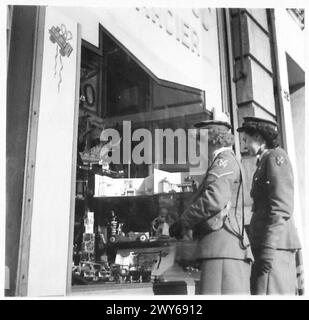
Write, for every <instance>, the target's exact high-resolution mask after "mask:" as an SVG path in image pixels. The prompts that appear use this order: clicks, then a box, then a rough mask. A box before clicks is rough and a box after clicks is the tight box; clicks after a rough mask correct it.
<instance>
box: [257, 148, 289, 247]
mask: <svg viewBox="0 0 309 320" xmlns="http://www.w3.org/2000/svg"><path fill="white" fill-rule="evenodd" d="M266 165H267V180H266V184H267V187H268V197H269V206H270V212H269V216H268V218H267V225H266V228H265V235H264V239H263V240H262V247H268V248H273V249H276V248H277V243H278V240H279V237H280V234H281V232H282V230H283V228H284V225H285V223H286V221H287V220H288V219H289V218H290V217H291V215H292V213H293V200H294V178H293V171H292V166H291V163H290V161H289V159H288V156H287V155H286V153H283V152H273V153H271V154H270V155H269V157H268V159H267V163H266Z"/></svg>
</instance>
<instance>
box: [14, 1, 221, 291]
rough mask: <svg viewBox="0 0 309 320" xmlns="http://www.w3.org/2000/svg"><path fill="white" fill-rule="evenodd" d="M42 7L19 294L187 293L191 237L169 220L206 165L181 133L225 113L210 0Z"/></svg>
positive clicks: (192, 275) (194, 272) (192, 272)
mask: <svg viewBox="0 0 309 320" xmlns="http://www.w3.org/2000/svg"><path fill="white" fill-rule="evenodd" d="M39 16H40V19H41V20H40V26H39V27H40V28H39V33H38V40H37V48H36V50H37V51H36V66H37V69H36V71H37V76H38V77H37V78H38V79H39V81H37V82H36V84H35V86H36V90H37V95H35V96H34V99H36V101H37V107H38V109H39V115H38V119H37V122H36V123H32V126H33V128H34V126H35V125H36V134H34V135H33V137H32V140H31V139H30V144H31V143H34V144H35V145H36V147H35V151H34V152H33V161H34V162H35V175H33V180H32V181H31V183H30V181H29V183H30V184H31V186H32V197H31V200H32V201H31V206H28V207H25V209H24V210H25V211H26V212H28V216H27V214H25V215H24V216H23V221H22V233H21V240H20V243H21V248H22V249H21V250H20V252H21V253H20V260H19V265H18V281H17V292H18V295H28V296H42V295H43V296H46V295H47V296H49V295H67V294H79V292H84V291H85V290H86V291H87V292H89V291H96V290H99V291H100V294H101V293H102V292H105V291H106V294H112V292H117V293H118V294H119V293H120V294H126V289H127V290H129V291H127V292H135V293H136V294H138V293H141V294H142V293H146V292H149V293H151V294H154V292H155V291H156V292H160V290H161V286H160V283H163V282H164V283H165V285H166V284H167V283H169V284H171V289H169V290H172V291H173V290H176V291H177V290H178V291H179V290H180V291H179V292H181V293H184V292H186V293H187V292H188V284H189V287H190V289H189V290H191V291H192V292H193V293H194V291H195V282H196V281H197V280H198V279H199V270H198V266H197V265H196V262H195V261H194V259H193V255H192V254H191V253H192V252H191V251H192V248H194V243H193V242H192V241H186V242H184V243H177V242H176V241H175V240H174V239H171V238H170V237H169V233H168V224H170V223H172V221H174V220H175V219H176V218H177V217H178V215H179V214H180V213H181V212H182V211H183V210H184V208H185V206H186V204H187V202H188V200H189V198H190V196H191V195H192V193H193V191H194V190H195V189H194V188H195V185H194V183H195V181H198V180H200V179H201V177H202V175H201V174H202V173H204V172H205V171H204V172H198V171H196V172H194V170H192V168H191V167H190V166H191V163H190V159H189V158H188V148H190V147H191V143H190V141H189V139H190V136H189V135H188V130H189V129H190V128H192V127H193V124H194V123H195V122H197V121H198V120H200V119H209V118H210V117H211V116H212V113H213V112H217V111H220V112H222V111H224V110H222V108H223V107H222V105H223V104H222V92H221V76H220V52H219V42H218V25H217V10H215V9H207V8H205V9H189V8H187V9H181V8H174V9H168V8H162V9H157V8H155V9H151V8H150V9H146V8H142V7H130V8H115V7H113V8H95V9H94V8H77V7H72V8H65V7H62V8H60V7H59V8H57V7H47V8H43V7H40V8H39ZM40 70H41V72H40ZM32 121H33V119H32ZM34 131H35V130H33V132H34ZM191 171H192V172H191ZM28 191H29V189H28ZM27 217H28V218H27ZM27 219H28V220H27ZM27 222H28V224H27ZM29 233H30V234H31V237H29V236H28V235H29ZM180 247H181V248H180ZM46 252H48V254H46ZM175 260H176V261H177V263H176V264H175V263H174V261H175ZM173 284H174V285H173ZM162 288H163V287H162ZM162 290H164V288H163V289H162Z"/></svg>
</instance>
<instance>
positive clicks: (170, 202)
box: [72, 28, 209, 288]
mask: <svg viewBox="0 0 309 320" xmlns="http://www.w3.org/2000/svg"><path fill="white" fill-rule="evenodd" d="M101 32H102V33H101V36H102V43H101V46H102V47H101V48H99V50H98V49H97V48H94V47H92V46H91V45H90V44H89V43H87V42H85V41H83V43H82V51H81V72H80V107H79V124H78V147H77V164H76V196H75V223H74V248H73V270H72V284H73V286H75V287H78V286H85V285H89V286H90V285H92V284H100V285H102V288H109V287H113V286H116V287H117V288H125V287H128V286H129V287H130V286H136V284H143V285H145V286H149V287H151V286H152V285H153V284H154V283H157V282H160V281H162V280H169V279H174V280H175V279H179V280H183V279H184V278H190V279H198V278H199V275H198V272H199V270H198V264H197V262H196V261H194V260H193V258H192V254H191V253H192V251H193V250H192V246H191V245H192V243H191V242H188V243H186V244H179V243H178V244H177V242H176V241H175V239H172V238H170V237H169V232H168V228H169V225H170V224H171V223H173V221H175V219H177V217H178V216H179V215H180V214H181V213H182V212H183V211H184V209H185V207H186V205H187V203H188V201H189V200H190V198H191V196H192V194H193V191H194V190H195V184H194V179H193V177H191V176H190V174H189V171H188V163H182V164H177V163H175V164H173V163H172V164H171V163H167V162H168V161H167V156H166V154H167V152H166V151H165V152H164V154H163V155H162V159H163V163H156V161H155V155H156V154H157V153H158V151H157V149H156V143H155V142H154V141H153V140H152V141H150V142H149V141H148V140H147V141H146V142H145V141H144V140H145V139H146V138H145V136H144V137H142V138H141V140H140V141H138V140H137V141H134V140H133V139H132V135H134V133H135V132H136V131H137V130H138V129H143V130H144V131H147V132H148V134H149V135H150V136H151V138H154V137H155V132H156V130H157V129H171V130H177V129H179V128H182V129H185V130H186V129H188V128H191V127H192V125H193V123H195V122H196V121H198V120H200V119H201V117H203V118H204V119H206V118H207V117H209V115H208V114H206V113H205V111H204V109H205V108H204V92H201V91H200V90H197V89H195V88H189V87H185V86H182V85H180V84H174V83H170V82H167V81H163V80H160V79H156V78H153V76H152V75H149V74H148V73H147V69H145V68H143V66H142V65H141V63H140V62H139V61H137V60H136V58H135V57H134V56H132V55H131V54H130V52H128V51H127V49H126V48H124V47H123V46H122V45H121V44H120V43H119V42H118V41H117V40H116V39H114V38H113V37H112V36H110V34H108V33H107V32H105V30H103V28H102V29H101ZM124 122H126V124H128V123H129V124H130V126H129V127H125V124H124ZM107 129H113V130H115V131H114V132H117V137H116V140H115V139H113V138H114V137H113V138H111V139H110V140H106V141H103V139H102V132H103V131H104V130H107ZM128 136H130V137H131V140H130V141H129V142H130V147H129V144H128V140H127V137H128ZM143 141H144V142H145V144H144V148H140V149H142V151H141V152H140V155H141V157H143V156H145V153H147V152H151V157H150V161H148V162H146V161H144V162H142V163H135V162H134V161H133V160H132V158H131V156H130V160H129V161H125V160H124V159H125V154H128V153H129V154H131V155H132V153H133V152H134V150H136V148H138V147H140V143H141V142H143ZM163 144H164V145H163V150H165V149H164V148H167V146H166V144H167V142H166V140H164V142H163ZM185 144H186V146H187V144H188V141H187V140H186V141H185ZM180 147H181V146H180V144H177V139H176V140H175V144H174V153H175V154H178V148H180ZM113 153H114V154H118V155H119V158H118V159H120V161H112V162H107V161H106V157H107V156H108V157H111V156H112V155H113ZM113 159H114V158H113ZM176 160H177V158H176ZM176 162H177V161H176ZM179 246H182V249H181V250H179ZM174 261H177V263H174Z"/></svg>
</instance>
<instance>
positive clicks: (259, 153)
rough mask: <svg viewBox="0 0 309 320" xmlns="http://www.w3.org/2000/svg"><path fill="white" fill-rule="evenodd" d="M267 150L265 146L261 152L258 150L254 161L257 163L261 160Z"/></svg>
mask: <svg viewBox="0 0 309 320" xmlns="http://www.w3.org/2000/svg"><path fill="white" fill-rule="evenodd" d="M267 152H268V149H267V148H265V149H264V150H263V151H262V152H258V154H257V156H256V157H257V161H256V164H259V163H260V162H261V161H262V159H263V157H264V156H265V154H266V153H267Z"/></svg>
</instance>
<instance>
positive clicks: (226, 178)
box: [180, 149, 253, 260]
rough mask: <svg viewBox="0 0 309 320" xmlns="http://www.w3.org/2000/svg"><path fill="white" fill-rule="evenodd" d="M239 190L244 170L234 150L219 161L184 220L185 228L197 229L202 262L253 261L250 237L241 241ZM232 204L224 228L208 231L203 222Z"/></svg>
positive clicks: (217, 160) (209, 172)
mask: <svg viewBox="0 0 309 320" xmlns="http://www.w3.org/2000/svg"><path fill="white" fill-rule="evenodd" d="M239 187H240V168H239V165H238V163H237V160H236V158H235V154H234V152H233V151H232V150H229V149H227V150H226V149H225V150H224V151H222V152H221V153H219V155H218V156H217V157H216V158H215V160H214V162H213V163H212V165H211V166H210V168H209V169H208V171H207V173H206V175H205V177H204V179H203V182H202V183H201V185H200V186H199V189H198V190H197V193H196V194H195V196H194V197H193V199H192V201H191V204H190V205H189V207H188V208H187V209H186V210H185V211H184V213H183V214H182V215H181V217H180V220H181V221H182V225H183V226H184V227H186V228H188V229H193V234H194V235H195V236H196V237H197V238H198V240H199V241H198V245H197V258H198V259H205V258H231V259H241V260H246V259H253V258H252V253H251V250H250V247H249V241H248V238H247V236H246V235H245V237H244V240H243V241H241V239H240V238H241V234H242V215H241V206H242V203H241V201H242V198H241V192H240V190H239ZM238 193H239V195H238V196H237V194H238ZM237 198H238V205H237V208H236V202H237ZM229 201H230V202H231V204H232V206H231V209H230V210H229V214H228V218H227V219H226V220H225V225H224V227H223V228H221V229H220V230H217V231H205V229H204V228H203V221H205V219H207V218H209V217H211V216H213V215H215V214H217V213H218V212H220V211H221V210H222V209H224V208H225V207H226V205H227V203H228V202H229ZM243 245H244V246H245V247H243Z"/></svg>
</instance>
